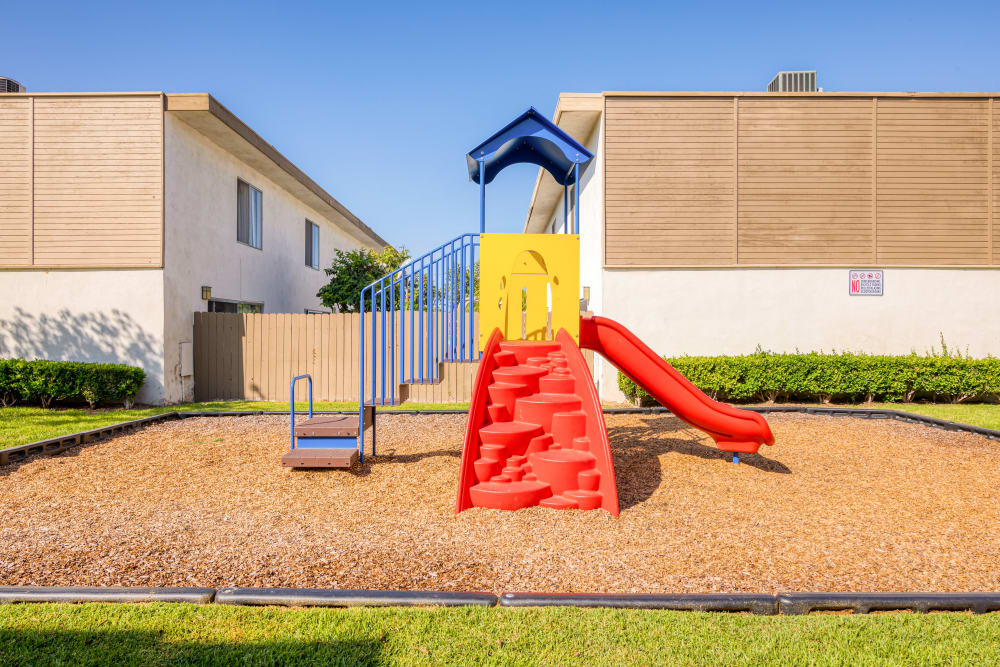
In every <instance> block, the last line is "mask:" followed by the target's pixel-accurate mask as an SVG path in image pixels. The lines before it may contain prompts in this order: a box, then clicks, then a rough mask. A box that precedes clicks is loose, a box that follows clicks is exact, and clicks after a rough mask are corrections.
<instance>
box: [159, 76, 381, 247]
mask: <svg viewBox="0 0 1000 667" xmlns="http://www.w3.org/2000/svg"><path fill="white" fill-rule="evenodd" d="M165 97H166V108H165V109H164V110H165V111H171V112H175V113H176V114H177V115H178V116H179V117H180V118H182V119H183V118H184V116H185V115H187V114H191V113H208V114H210V115H211V116H212V117H213V118H214V119H216V120H218V121H219V122H221V123H222V124H223V125H225V126H226V127H227V128H228V129H229V130H231V131H232V132H234V133H235V134H236V135H238V136H239V137H240V138H241V139H243V140H244V141H246V142H247V143H248V144H250V145H251V146H252V147H253V148H254V149H256V150H257V151H258V152H260V153H261V154H262V155H263V156H264V157H265V158H267V160H268V161H270V162H271V163H272V164H273V165H274V166H275V167H277V168H278V169H280V170H281V171H282V172H283V173H284V174H286V175H287V176H288V177H291V179H293V180H294V182H295V183H297V184H298V185H299V186H301V187H302V188H304V189H305V190H306V191H308V192H309V193H310V194H311V195H313V196H314V197H315V198H316V199H318V200H319V203H320V204H321V205H325V206H326V207H329V208H330V209H332V210H333V211H334V212H335V213H336V214H337V216H339V217H340V218H342V220H343V222H344V223H345V225H344V226H345V228H347V229H348V231H351V232H353V234H354V235H355V236H359V237H363V238H365V239H367V240H369V241H372V242H374V243H375V244H376V245H378V246H381V247H386V246H388V245H389V243H388V242H387V241H386V240H385V239H383V238H382V237H381V236H379V235H378V234H377V233H376V232H375V231H374V230H373V229H372V228H371V227H369V226H368V225H366V224H365V223H364V222H362V221H361V219H360V218H358V217H357V216H356V215H354V214H353V213H351V211H350V210H349V209H348V208H347V207H346V206H344V205H343V204H341V203H340V202H339V201H337V199H336V198H334V196H333V195H331V194H330V193H329V192H327V191H326V190H324V189H323V188H322V187H320V186H319V184H318V183H316V182H315V181H314V180H312V179H311V178H310V177H309V176H308V175H306V173H305V172H303V171H302V170H301V169H299V168H298V167H297V166H295V164H293V163H292V161H291V160H289V159H288V158H286V157H285V156H284V155H282V154H281V152H280V151H278V149H277V148H275V147H274V146H272V145H271V144H269V143H267V142H266V141H264V139H263V138H262V137H261V136H260V135H259V134H257V133H256V132H255V131H254V130H253V129H252V128H251V127H250V126H249V125H247V124H246V123H244V122H243V121H242V120H240V119H239V118H238V117H237V116H236V114H234V113H233V112H231V111H230V110H229V109H227V108H226V107H225V106H224V105H222V103H220V102H219V101H218V100H216V99H215V98H214V97H212V96H211V95H210V94H208V93H167V94H166V96H165ZM196 129H197V128H196ZM335 217H336V216H335Z"/></svg>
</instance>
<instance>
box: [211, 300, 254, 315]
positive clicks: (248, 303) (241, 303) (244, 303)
mask: <svg viewBox="0 0 1000 667" xmlns="http://www.w3.org/2000/svg"><path fill="white" fill-rule="evenodd" d="M214 303H227V304H232V305H235V306H236V312H235V313H229V314H230V315H233V314H237V315H247V314H251V313H263V312H264V302H263V301H236V300H235V299H216V298H215V297H212V298H211V299H209V300H208V303H207V304H206V306H205V309H206V310H205V312H208V313H224V312H226V311H222V310H213V306H212V304H214ZM241 306H252V307H254V308H258V309H259V310H243V311H241V310H240V307H241Z"/></svg>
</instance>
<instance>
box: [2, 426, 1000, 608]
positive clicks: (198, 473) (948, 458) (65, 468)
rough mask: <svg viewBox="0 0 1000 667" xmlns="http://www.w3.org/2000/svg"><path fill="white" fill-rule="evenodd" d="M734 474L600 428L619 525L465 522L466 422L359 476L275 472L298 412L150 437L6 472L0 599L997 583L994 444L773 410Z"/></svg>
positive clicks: (537, 513)
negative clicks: (40, 588) (62, 593)
mask: <svg viewBox="0 0 1000 667" xmlns="http://www.w3.org/2000/svg"><path fill="white" fill-rule="evenodd" d="M768 419H769V421H770V423H771V425H772V428H773V431H774V435H775V437H776V438H777V439H778V441H779V442H780V443H781V446H780V448H779V447H775V448H765V449H762V451H761V455H747V456H745V457H744V458H743V463H742V464H740V465H733V464H732V463H730V457H729V455H728V454H727V453H725V452H722V451H719V450H718V449H716V448H715V447H714V446H713V445H712V444H711V441H710V439H709V438H708V437H707V436H705V435H704V434H702V433H700V432H698V431H695V430H693V429H691V428H688V427H687V426H685V425H684V424H682V423H681V422H680V421H678V420H677V419H675V418H673V417H670V416H662V415H610V416H608V417H607V425H608V431H609V435H610V441H611V448H612V451H613V453H614V463H615V467H616V471H617V478H618V489H619V498H620V502H621V510H622V511H621V516H620V517H618V518H612V517H611V516H609V515H608V514H607V513H606V512H603V511H592V512H576V511H554V510H546V509H542V508H537V507H535V508H529V509H525V510H521V511H518V512H514V513H509V512H501V511H496V510H482V509H473V510H469V511H466V512H463V513H461V514H459V515H455V514H454V493H455V488H456V484H457V476H458V462H459V447H460V443H461V442H462V436H463V432H464V425H465V417H464V416H463V415H428V416H403V415H400V416H388V415H387V416H381V417H380V418H379V450H378V453H379V456H378V457H377V458H376V459H375V462H374V463H373V464H371V463H370V461H369V459H368V458H367V457H366V460H365V464H364V466H363V467H358V466H356V467H355V468H354V471H353V472H346V471H338V470H333V471H331V470H323V471H302V470H292V469H290V468H283V467H281V466H280V465H278V461H279V460H280V458H281V456H282V455H283V454H284V453H285V451H286V450H287V448H288V423H287V419H283V418H281V417H276V416H262V417H240V418H233V417H223V418H194V419H189V420H184V421H177V422H169V423H163V424H156V425H153V426H150V427H148V428H145V429H143V430H140V431H136V432H132V433H128V434H126V435H123V436H121V437H117V438H114V439H111V440H106V441H102V442H98V443H94V444H90V445H84V446H82V447H80V448H78V449H74V450H72V451H71V452H69V453H67V454H65V455H61V456H58V457H55V458H33V459H30V460H28V461H26V462H25V463H19V464H13V465H11V466H8V467H5V468H3V469H0V477H2V481H0V506H3V507H4V509H5V512H4V519H3V521H2V522H0V585H14V584H52V585H57V584H62V585H70V584H76V585H110V584H119V585H201V586H224V585H231V584H238V585H247V586H323V587H345V588H346V587H350V588H422V589H439V590H476V589H478V590H487V591H501V590H503V591H511V590H536V591H587V592H600V591H604V592H650V593H651V592H661V591H662V592H711V591H752V592H777V591H795V590H820V591H851V590H853V591H858V590H862V591H896V590H912V591H940V590H950V591H971V590H980V591H997V590H1000V567H998V565H1000V497H998V496H997V495H996V493H995V490H996V489H997V488H1000V465H998V464H1000V447H998V445H997V443H995V442H992V441H989V440H986V439H984V438H981V437H979V436H974V435H970V434H964V433H949V432H944V431H938V430H933V429H929V428H926V427H923V426H918V425H911V424H904V423H900V422H890V421H867V420H859V419H849V418H839V419H838V418H831V417H819V416H804V415H771V416H769V418H768Z"/></svg>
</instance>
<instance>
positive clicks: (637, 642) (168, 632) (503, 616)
mask: <svg viewBox="0 0 1000 667" xmlns="http://www.w3.org/2000/svg"><path fill="white" fill-rule="evenodd" d="M998 660H1000V614H987V615H983V616H972V615H968V614H954V613H949V614H931V615H916V614H906V613H896V614H881V615H873V616H842V615H819V616H771V617H760V616H749V615H731V614H721V613H720V614H705V613H687V612H669V611H635V610H615V609H586V610H580V609H570V608H549V609H504V608H493V609H489V608H487V609H482V608H460V609H396V608H382V609H377V608H368V609H284V608H275V607H264V608H261V607H223V606H215V605H208V606H194V605H185V604H162V603H161V604H148V605H112V604H86V605H58V604H53V605H40V604H24V605H4V606H2V607H0V662H2V663H3V664H7V665H19V664H35V663H39V662H44V663H45V664H67V665H69V664H72V665H79V664H116V665H146V664H154V665H155V664H170V665H175V664H208V663H211V664H262V665H272V664H345V665H347V664H350V665H372V664H405V665H409V664H496V665H522V664H547V665H567V664H600V665H608V664H612V665H613V664H650V663H660V664H672V665H675V664H683V665H686V664H691V665H694V664H701V665H707V664H725V665H736V664H753V665H772V664H773V665H787V664H809V665H852V664H866V665H880V664H887V665H890V664H921V665H935V664H949V665H951V664H996V663H997V661H998Z"/></svg>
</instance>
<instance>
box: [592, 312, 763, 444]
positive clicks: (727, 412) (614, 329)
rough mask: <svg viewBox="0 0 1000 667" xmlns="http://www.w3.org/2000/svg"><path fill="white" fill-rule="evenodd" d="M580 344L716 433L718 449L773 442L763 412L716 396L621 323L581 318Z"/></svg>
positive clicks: (698, 425)
mask: <svg viewBox="0 0 1000 667" xmlns="http://www.w3.org/2000/svg"><path fill="white" fill-rule="evenodd" d="M580 347H582V348H586V349H589V350H593V351H594V352H597V353H598V354H600V355H601V356H602V357H604V358H605V359H607V360H608V361H610V362H611V363H613V364H614V365H615V366H617V367H618V368H619V369H620V370H621V371H622V372H624V373H625V374H626V375H628V376H629V377H630V378H632V379H633V380H634V381H635V382H636V383H638V385H639V386H640V387H642V388H643V389H645V390H646V391H647V392H649V394H650V395H651V396H653V398H655V399H656V400H657V401H659V402H660V403H661V404H662V405H663V406H664V407H666V408H667V409H669V410H670V412H672V413H673V414H674V415H676V416H677V417H678V418H680V419H682V420H683V421H685V422H687V423H688V424H690V425H691V426H693V427H695V428H697V429H699V430H701V431H704V432H705V433H708V434H709V435H710V436H712V439H713V440H715V443H716V445H717V446H718V448H719V449H722V450H725V451H728V452H756V451H757V449H758V448H759V447H760V445H761V443H764V444H767V445H773V444H774V436H773V435H771V429H770V427H769V426H768V425H767V422H766V421H765V420H764V418H763V417H761V416H760V415H759V414H757V413H756V412H750V411H749V410H740V409H738V408H734V407H732V406H731V405H727V404H726V403H720V402H718V401H714V400H712V399H711V398H709V397H708V396H706V395H705V393H704V392H703V391H701V390H700V389H698V388H697V387H696V386H694V385H693V384H691V382H689V381H688V379H687V378H685V377H684V376H683V375H681V374H680V373H678V372H677V371H676V370H675V369H674V367H673V366H671V365H670V364H668V363H667V362H666V361H664V360H663V359H662V358H660V357H659V356H657V355H656V353H654V352H653V351H652V350H651V349H649V346H647V345H646V344H645V343H643V342H642V341H641V340H639V338H638V337H637V336H636V335H635V334H633V333H632V332H631V331H629V330H628V329H626V328H625V327H624V326H622V325H621V324H619V323H618V322H615V321H614V320H610V319H608V318H606V317H581V318H580Z"/></svg>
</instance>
